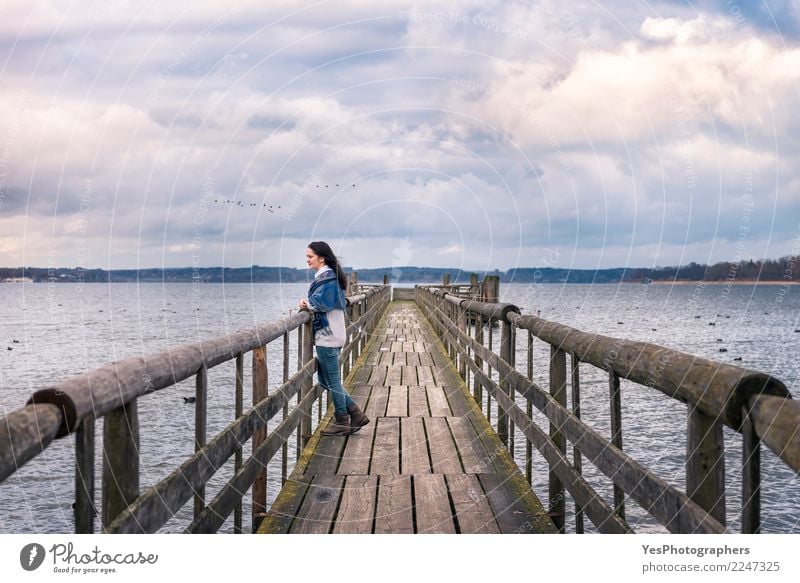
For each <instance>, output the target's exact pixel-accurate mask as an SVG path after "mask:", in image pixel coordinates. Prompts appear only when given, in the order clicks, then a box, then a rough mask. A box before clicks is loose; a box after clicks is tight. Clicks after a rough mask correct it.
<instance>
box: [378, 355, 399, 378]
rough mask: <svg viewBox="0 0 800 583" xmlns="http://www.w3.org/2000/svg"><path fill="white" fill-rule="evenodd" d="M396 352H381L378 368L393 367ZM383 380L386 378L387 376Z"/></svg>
mask: <svg viewBox="0 0 800 583" xmlns="http://www.w3.org/2000/svg"><path fill="white" fill-rule="evenodd" d="M394 357H395V353H394V352H381V354H380V358H379V359H378V366H391V365H392V364H394ZM383 378H386V377H385V376H384V377H383Z"/></svg>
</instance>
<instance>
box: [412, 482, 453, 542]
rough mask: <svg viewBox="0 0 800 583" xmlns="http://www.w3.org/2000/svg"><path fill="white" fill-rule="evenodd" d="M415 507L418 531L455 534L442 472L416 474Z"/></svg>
mask: <svg viewBox="0 0 800 583" xmlns="http://www.w3.org/2000/svg"><path fill="white" fill-rule="evenodd" d="M413 481H414V508H415V514H416V517H417V532H419V533H440V534H455V532H456V526H455V523H454V522H453V516H452V512H451V510H450V497H449V496H448V493H447V485H446V484H445V481H444V476H443V475H442V474H419V475H417V476H414V478H413Z"/></svg>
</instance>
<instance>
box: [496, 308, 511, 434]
mask: <svg viewBox="0 0 800 583" xmlns="http://www.w3.org/2000/svg"><path fill="white" fill-rule="evenodd" d="M500 359H501V360H504V361H505V362H507V363H508V364H509V366H511V323H510V322H508V321H507V320H506V319H505V318H504V319H503V320H502V322H501V324H500ZM498 373H499V371H498ZM498 380H499V381H500V382H499V383H498V385H499V390H500V391H501V392H502V393H505V394H508V393H509V386H510V383H509V382H508V378H507V377H499V378H498ZM497 435H498V437H500V440H501V441H502V442H503V443H504V444H505V445H506V447H508V446H509V445H510V442H509V437H508V412H507V411H506V410H505V409H503V407H502V406H501V405H500V401H498V402H497Z"/></svg>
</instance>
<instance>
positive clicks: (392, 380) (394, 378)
mask: <svg viewBox="0 0 800 583" xmlns="http://www.w3.org/2000/svg"><path fill="white" fill-rule="evenodd" d="M383 384H384V385H385V386H387V387H389V386H392V387H393V386H395V385H402V384H403V367H402V366H399V365H396V364H393V365H392V366H387V367H386V380H384V381H383Z"/></svg>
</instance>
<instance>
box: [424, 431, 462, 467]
mask: <svg viewBox="0 0 800 583" xmlns="http://www.w3.org/2000/svg"><path fill="white" fill-rule="evenodd" d="M425 428H426V430H427V434H428V449H429V451H430V454H431V466H432V468H433V471H434V473H437V474H458V473H461V472H463V471H464V470H463V468H462V466H461V462H460V461H459V459H458V450H457V449H456V444H455V442H453V436H452V435H451V434H450V427H449V426H448V425H447V419H445V418H444V417H428V418H426V419H425Z"/></svg>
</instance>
